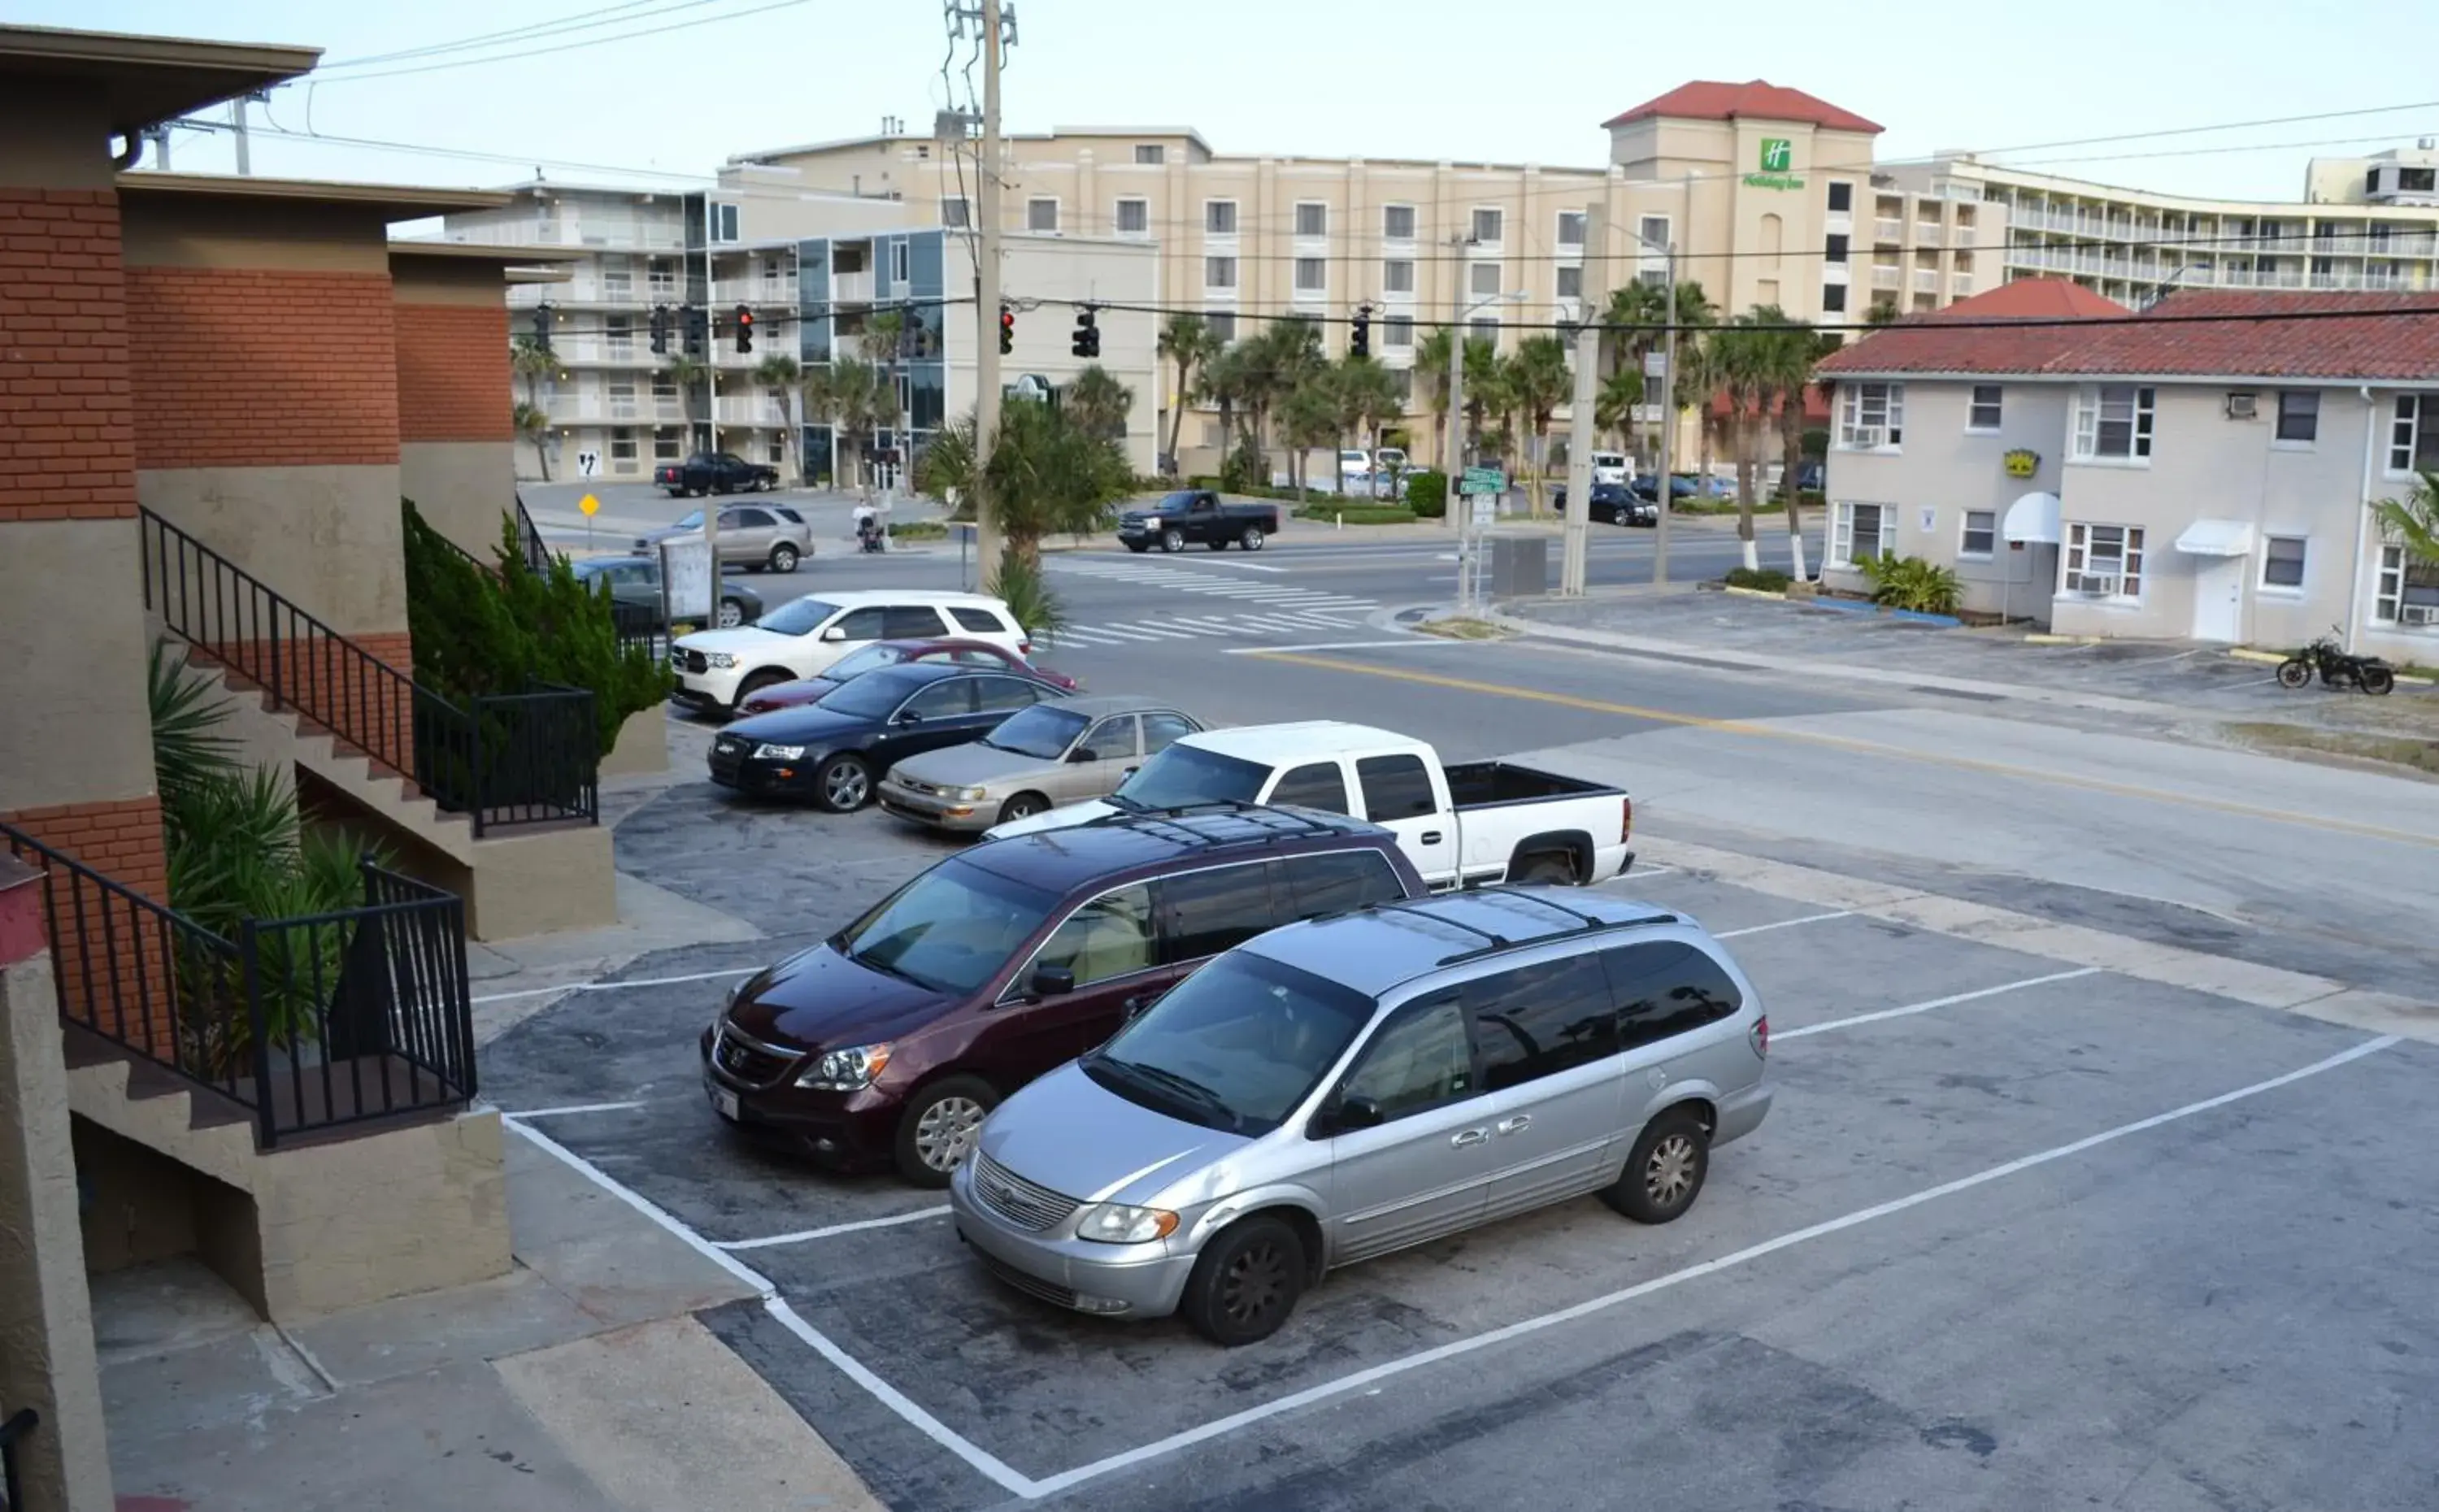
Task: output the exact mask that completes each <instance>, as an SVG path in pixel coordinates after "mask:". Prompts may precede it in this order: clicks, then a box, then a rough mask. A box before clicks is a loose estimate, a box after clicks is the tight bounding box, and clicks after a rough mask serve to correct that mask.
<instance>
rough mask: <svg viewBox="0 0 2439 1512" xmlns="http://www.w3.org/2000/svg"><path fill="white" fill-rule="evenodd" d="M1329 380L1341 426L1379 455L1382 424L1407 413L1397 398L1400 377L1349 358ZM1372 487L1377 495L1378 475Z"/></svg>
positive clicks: (1375, 362) (1362, 359)
mask: <svg viewBox="0 0 2439 1512" xmlns="http://www.w3.org/2000/svg"><path fill="white" fill-rule="evenodd" d="M1330 376H1331V389H1332V392H1333V393H1334V395H1335V396H1336V399H1337V401H1338V416H1339V420H1340V422H1341V424H1342V426H1343V427H1344V428H1345V429H1349V430H1352V431H1353V432H1354V433H1355V434H1356V435H1357V436H1359V437H1362V439H1364V440H1365V441H1366V442H1368V443H1369V445H1368V447H1367V450H1370V451H1374V452H1378V451H1379V450H1380V426H1381V423H1382V422H1383V421H1386V420H1392V419H1396V418H1398V417H1399V416H1401V415H1403V414H1404V413H1405V412H1406V406H1405V401H1404V400H1402V399H1401V398H1399V397H1398V378H1397V375H1396V374H1394V373H1392V372H1390V371H1389V369H1387V368H1386V367H1383V366H1381V365H1380V362H1379V361H1378V360H1377V359H1374V358H1370V357H1355V356H1349V357H1347V358H1346V359H1345V360H1344V361H1343V362H1341V363H1340V364H1339V365H1338V368H1337V371H1335V372H1334V373H1332V374H1331V375H1330ZM1373 487H1374V489H1375V490H1376V491H1377V490H1378V489H1379V487H1380V480H1379V478H1378V476H1377V475H1376V476H1375V478H1374V480H1373Z"/></svg>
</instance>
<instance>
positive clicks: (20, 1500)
mask: <svg viewBox="0 0 2439 1512" xmlns="http://www.w3.org/2000/svg"><path fill="white" fill-rule="evenodd" d="M41 1426H43V1414H40V1413H38V1412H36V1411H34V1410H33V1409H32V1408H30V1407H20V1408H18V1409H17V1410H16V1411H15V1412H13V1413H10V1414H9V1419H8V1421H6V1422H0V1512H22V1509H23V1508H24V1507H25V1505H26V1492H25V1487H24V1484H23V1483H22V1481H21V1480H20V1479H19V1477H18V1473H17V1444H18V1441H19V1440H21V1439H23V1438H24V1437H25V1436H26V1435H27V1434H28V1433H30V1432H33V1431H34V1430H35V1429H37V1428H40V1427H41Z"/></svg>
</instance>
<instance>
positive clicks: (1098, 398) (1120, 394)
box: [1063, 363, 1135, 441]
mask: <svg viewBox="0 0 2439 1512" xmlns="http://www.w3.org/2000/svg"><path fill="white" fill-rule="evenodd" d="M1063 399H1064V402H1065V403H1066V406H1067V414H1068V416H1069V418H1072V419H1074V420H1075V422H1076V423H1077V426H1079V427H1081V428H1082V430H1083V432H1084V434H1085V435H1087V436H1097V437H1099V438H1101V439H1103V440H1109V441H1123V440H1125V439H1126V436H1127V417H1128V416H1129V415H1130V414H1131V413H1133V411H1134V407H1135V391H1134V390H1133V389H1131V388H1129V387H1128V386H1127V385H1126V384H1124V383H1121V382H1118V381H1117V380H1116V379H1115V378H1113V377H1112V376H1110V370H1109V369H1108V368H1106V367H1103V366H1102V365H1100V364H1098V363H1093V364H1089V365H1086V367H1085V368H1084V370H1083V371H1082V372H1080V373H1077V375H1076V376H1075V378H1074V379H1072V380H1070V381H1069V382H1068V384H1067V391H1066V393H1065V395H1064V396H1063Z"/></svg>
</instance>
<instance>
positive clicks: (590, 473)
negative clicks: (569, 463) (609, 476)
mask: <svg viewBox="0 0 2439 1512" xmlns="http://www.w3.org/2000/svg"><path fill="white" fill-rule="evenodd" d="M576 471H577V474H578V475H579V476H580V477H587V478H597V477H599V476H600V475H601V454H600V453H598V452H579V453H577V454H576Z"/></svg>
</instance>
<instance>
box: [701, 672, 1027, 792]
mask: <svg viewBox="0 0 2439 1512" xmlns="http://www.w3.org/2000/svg"><path fill="white" fill-rule="evenodd" d="M1067 694H1068V689H1066V688H1063V687H1060V686H1059V685H1057V684H1056V683H1052V682H1050V681H1048V680H1047V679H1045V678H1039V677H1033V676H1030V675H1028V674H1026V673H1024V672H1021V671H1015V670H1008V669H1001V668H994V667H968V666H962V665H959V664H957V663H954V662H902V663H900V664H899V665H898V666H896V667H883V668H881V670H879V671H877V672H867V673H865V674H864V675H863V676H862V677H859V678H857V679H856V680H855V681H854V682H852V683H847V684H845V685H842V686H841V687H840V688H839V689H838V691H836V692H834V693H831V694H828V695H827V696H826V697H824V698H823V699H822V700H821V702H819V703H807V704H802V705H800V706H798V707H795V708H786V709H779V710H776V711H774V712H773V713H770V714H757V715H755V716H753V717H752V718H750V719H744V720H738V721H737V722H736V723H734V724H732V725H730V726H729V727H728V728H726V729H725V730H722V731H721V732H720V736H719V738H717V739H715V740H713V741H712V743H711V780H712V781H714V782H717V783H719V784H720V785H721V787H724V788H734V789H736V790H738V791H739V792H747V793H753V794H756V795H757V796H758V795H766V794H767V795H771V796H789V797H810V798H811V799H812V800H813V801H814V802H815V803H818V804H820V805H821V806H822V807H823V808H825V809H829V810H830V811H831V812H833V813H845V812H846V811H847V810H849V809H861V808H863V806H864V805H865V804H866V803H868V802H870V801H871V799H872V790H873V784H874V782H875V780H876V779H877V778H878V777H879V776H880V774H881V773H884V772H886V771H888V770H889V768H890V766H891V764H892V763H894V762H897V761H899V760H901V759H903V758H904V757H906V756H914V755H916V754H917V753H918V752H923V751H936V750H938V749H940V748H941V747H943V746H951V745H963V744H965V743H966V742H967V741H969V740H979V739H981V738H983V737H984V736H986V735H988V734H989V733H990V731H991V729H992V727H993V726H995V725H997V724H998V723H999V721H1000V720H1005V719H1006V718H1007V717H1008V716H1009V715H1011V714H1014V713H1015V712H1016V711H1017V710H1019V709H1026V708H1031V707H1032V706H1033V705H1034V704H1036V703H1044V702H1047V701H1049V700H1051V699H1061V698H1065V697H1066V696H1067Z"/></svg>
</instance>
